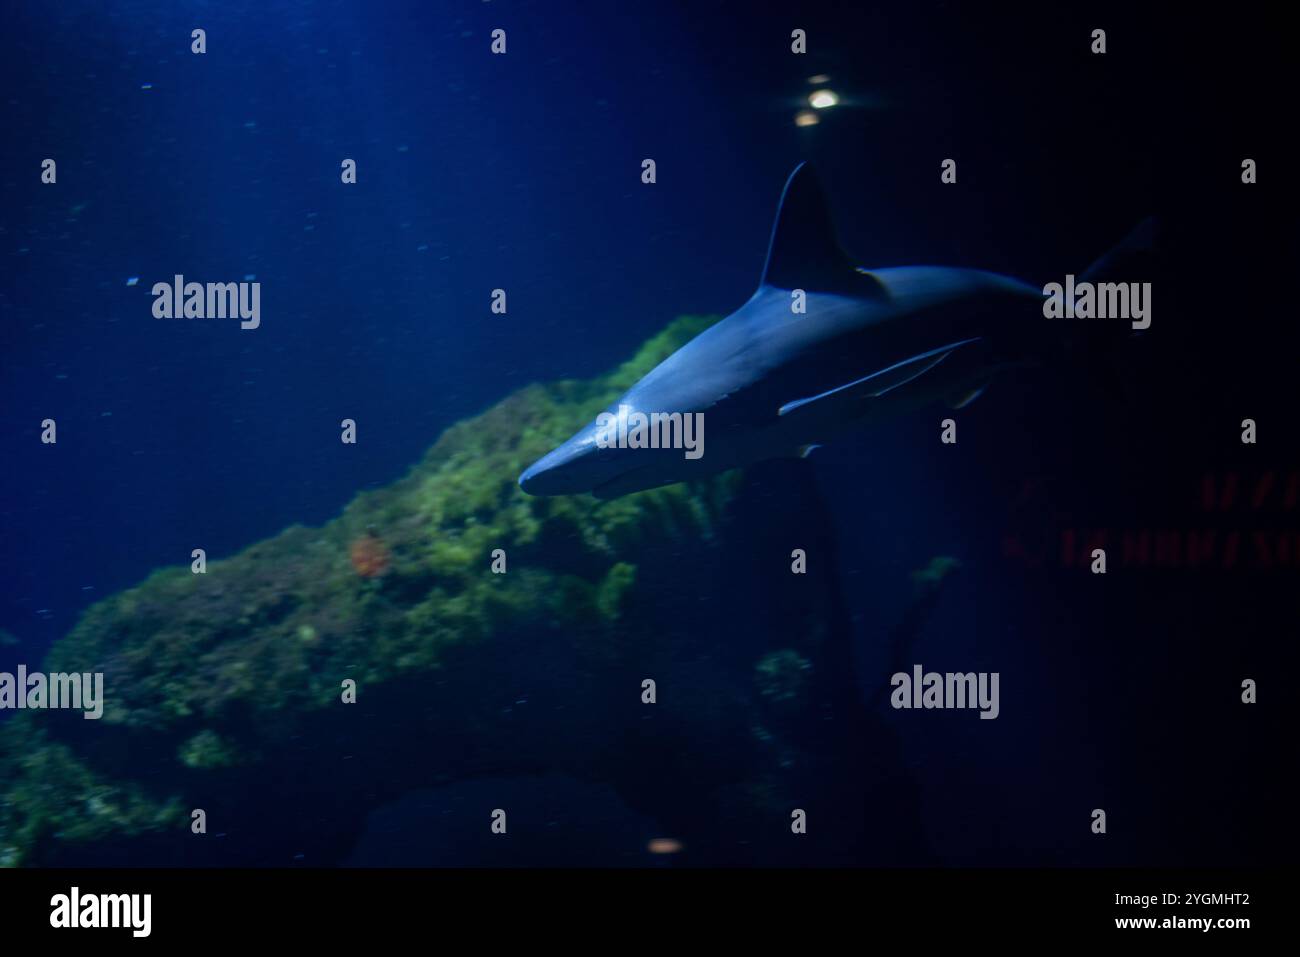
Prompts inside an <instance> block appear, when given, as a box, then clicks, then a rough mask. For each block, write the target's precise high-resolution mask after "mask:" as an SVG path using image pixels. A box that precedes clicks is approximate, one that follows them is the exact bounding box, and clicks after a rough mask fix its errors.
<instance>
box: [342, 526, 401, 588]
mask: <svg viewBox="0 0 1300 957" xmlns="http://www.w3.org/2000/svg"><path fill="white" fill-rule="evenodd" d="M348 558H349V559H350V560H351V562H352V568H353V570H354V571H355V572H356V573H357V574H358V575H360V576H361V577H362V578H377V577H378V576H380V575H382V574H383V573H384V572H386V571H388V566H389V563H390V562H391V560H392V555H391V554H389V551H388V546H387V545H385V544H384V543H383V542H382V541H380V540H379V536H378V535H375V534H374V533H373V532H367V533H366V534H365V535H362V536H361V537H360V538H356V539H353V541H352V544H351V546H349V548H348Z"/></svg>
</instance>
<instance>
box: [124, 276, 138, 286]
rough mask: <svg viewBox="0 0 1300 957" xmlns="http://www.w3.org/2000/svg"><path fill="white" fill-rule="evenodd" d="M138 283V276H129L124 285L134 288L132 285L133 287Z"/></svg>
mask: <svg viewBox="0 0 1300 957" xmlns="http://www.w3.org/2000/svg"><path fill="white" fill-rule="evenodd" d="M139 281H140V277H139V276H131V277H130V278H129V279H127V281H126V284H127V285H128V286H134V285H135V284H136V283H138V282H139Z"/></svg>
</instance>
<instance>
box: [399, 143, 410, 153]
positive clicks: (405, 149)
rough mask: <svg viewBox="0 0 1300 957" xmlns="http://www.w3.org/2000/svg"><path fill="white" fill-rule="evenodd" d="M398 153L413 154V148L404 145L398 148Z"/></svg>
mask: <svg viewBox="0 0 1300 957" xmlns="http://www.w3.org/2000/svg"><path fill="white" fill-rule="evenodd" d="M397 152H399V153H409V152H411V148H410V147H409V146H407V145H406V144H405V143H403V144H402V145H401V146H399V147H398V148H397Z"/></svg>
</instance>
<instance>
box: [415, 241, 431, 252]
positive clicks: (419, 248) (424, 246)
mask: <svg viewBox="0 0 1300 957" xmlns="http://www.w3.org/2000/svg"><path fill="white" fill-rule="evenodd" d="M428 248H429V245H428V243H421V244H420V245H419V246H416V247H415V251H416V252H417V253H422V252H424V251H425V250H427V249H428Z"/></svg>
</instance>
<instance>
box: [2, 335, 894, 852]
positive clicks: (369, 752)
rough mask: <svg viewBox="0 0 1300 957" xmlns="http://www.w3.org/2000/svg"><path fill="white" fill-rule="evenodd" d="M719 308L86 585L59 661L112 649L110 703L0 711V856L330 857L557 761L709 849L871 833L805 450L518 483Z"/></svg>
mask: <svg viewBox="0 0 1300 957" xmlns="http://www.w3.org/2000/svg"><path fill="white" fill-rule="evenodd" d="M711 321H713V320H712V319H710V318H703V317H683V318H680V319H678V320H677V321H675V322H673V323H672V324H671V325H670V326H669V327H668V328H667V329H666V330H664V331H663V332H662V333H661V334H659V335H658V336H656V337H654V338H653V339H651V340H650V341H648V342H647V343H645V344H644V345H643V346H642V348H641V349H640V350H639V351H638V352H637V354H636V355H635V357H633V358H632V359H631V360H630V361H628V362H627V363H625V364H624V365H622V366H620V367H619V368H618V369H616V370H614V371H613V372H611V373H610V374H608V375H605V376H601V377H598V378H596V379H593V380H590V381H582V382H577V381H564V382H558V383H553V384H550V385H532V386H529V387H527V388H525V389H522V390H521V391H519V392H517V393H516V394H514V395H512V396H510V397H508V398H506V399H504V400H503V401H501V402H500V403H498V404H497V405H495V406H494V407H492V408H491V409H489V410H487V411H486V412H484V413H483V414H481V415H479V416H477V417H475V418H472V419H469V420H467V421H463V422H461V423H458V424H457V425H455V426H453V427H451V428H450V429H448V430H447V431H446V432H445V433H444V434H443V435H442V436H441V437H440V438H439V439H438V441H437V442H436V443H435V444H434V446H433V447H432V448H431V449H430V450H429V452H428V453H427V455H426V456H425V458H424V460H423V461H422V462H421V463H420V464H419V465H417V466H415V467H414V468H413V469H412V470H411V471H410V472H409V473H408V474H407V475H406V476H405V477H403V478H401V479H400V480H398V481H397V482H395V483H394V484H392V485H391V486H388V487H386V488H384V489H380V490H377V491H371V492H365V493H362V494H360V495H358V496H357V498H356V499H354V500H353V501H352V502H351V503H350V504H349V505H348V506H347V507H346V508H345V509H344V510H343V512H342V514H341V515H340V516H339V517H338V518H336V519H334V520H333V521H331V522H329V523H328V524H326V525H325V526H323V527H321V528H304V527H292V528H289V529H287V530H286V531H284V532H283V533H281V534H280V535H278V536H276V537H274V538H272V539H269V540H267V541H263V542H259V543H257V544H255V545H253V546H251V547H249V548H248V549H246V550H245V551H243V552H241V553H240V554H237V555H235V556H233V557H231V558H229V559H226V560H222V561H213V562H210V563H209V565H208V568H207V572H206V574H192V573H191V571H190V569H189V568H188V567H180V568H169V569H163V570H160V571H157V572H155V573H153V574H152V575H150V576H149V577H148V579H147V580H145V581H144V582H143V583H141V584H140V585H138V586H136V587H134V588H131V589H128V590H126V591H124V592H121V593H119V594H117V595H114V596H112V597H110V598H108V599H106V600H104V601H101V602H100V603H98V604H96V605H95V606H93V607H92V608H90V609H89V610H87V611H86V613H85V614H84V615H83V616H82V618H81V619H80V621H79V622H78V623H77V625H76V626H75V627H74V628H73V629H72V630H71V632H70V633H69V634H68V635H67V636H66V637H65V638H63V639H62V640H60V641H59V642H57V643H56V644H55V646H54V647H53V648H52V649H51V651H50V653H49V655H48V657H47V660H46V661H45V663H44V666H43V667H44V669H45V670H46V671H51V672H53V671H69V672H72V671H76V672H102V673H103V674H104V689H105V690H104V698H105V703H104V714H103V717H102V719H101V720H99V721H85V720H83V719H82V717H81V715H80V714H79V713H70V712H56V711H43V712H31V711H24V712H20V713H18V714H16V715H15V716H13V718H12V719H11V720H8V721H6V722H5V723H4V724H3V726H0V865H21V864H52V865H59V864H63V865H69V864H77V865H81V864H125V863H130V864H244V865H257V864H286V865H287V864H292V863H294V862H295V861H306V862H307V863H310V864H325V863H334V862H337V861H340V860H343V859H345V857H346V855H347V853H348V852H349V849H350V845H351V843H352V842H353V841H354V840H355V838H356V836H357V835H358V834H359V833H360V830H361V827H362V824H363V822H364V820H365V817H366V815H367V814H368V813H369V812H370V811H371V810H373V809H374V808H376V807H379V806H381V805H382V804H384V803H385V802H389V801H392V800H394V799H396V798H398V797H400V796H401V795H403V794H406V793H408V792H411V791H413V790H415V789H418V788H428V787H436V786H438V785H440V784H445V783H448V782H453V781H458V780H463V779H468V778H476V777H477V778H483V777H491V776H494V775H498V776H505V775H514V776H519V775H525V776H526V775H529V774H544V773H553V772H558V773H562V774H567V775H570V776H572V777H574V778H578V779H585V780H592V781H598V782H600V783H601V784H602V785H606V784H607V785H609V786H611V787H613V788H614V789H615V790H617V792H618V793H619V794H620V795H621V796H622V798H623V800H624V801H625V802H626V803H627V804H629V805H630V806H632V807H634V808H636V809H637V810H638V811H640V812H642V813H645V814H647V815H649V816H651V817H653V818H654V819H655V820H656V821H658V822H660V823H661V824H662V825H663V828H664V830H665V832H666V833H668V834H671V835H672V836H673V837H674V838H675V839H680V840H681V841H682V842H683V844H684V846H685V847H686V848H687V849H688V850H690V851H691V852H693V853H694V854H695V855H696V856H695V858H694V859H695V860H698V861H708V862H729V863H745V862H750V861H755V862H773V863H775V862H782V861H787V860H800V859H803V858H804V857H806V856H809V855H812V856H817V857H818V859H819V860H820V861H823V862H824V861H825V860H826V859H827V858H826V855H827V854H831V855H832V856H833V855H834V854H836V853H839V851H838V850H837V849H842V848H847V847H849V846H851V845H852V837H853V835H852V833H851V831H852V828H853V827H854V825H853V823H852V819H853V818H854V816H855V815H856V816H857V817H861V804H860V802H859V803H858V804H856V805H855V803H854V802H855V800H857V799H855V797H854V795H855V793H857V792H858V791H861V790H862V788H866V787H870V781H869V778H870V774H869V773H868V772H869V770H870V768H869V767H868V765H867V764H864V763H863V761H862V760H859V758H860V757H861V756H862V755H864V754H865V753H866V752H865V751H864V750H863V748H862V746H861V741H860V736H861V731H862V727H863V722H864V716H863V710H862V705H861V703H860V702H859V700H858V695H857V694H856V693H855V692H854V690H853V689H852V687H851V679H850V677H849V676H850V675H851V673H852V667H851V664H850V663H849V652H848V626H847V621H846V616H845V615H844V614H843V611H842V605H841V601H840V598H839V595H838V593H837V590H836V589H837V588H838V585H837V583H836V579H835V575H834V574H833V569H834V559H833V534H832V527H831V525H832V523H831V522H830V520H829V518H828V516H827V515H826V514H825V510H824V508H823V506H822V505H821V504H820V499H819V498H818V496H817V493H816V490H815V488H814V487H813V484H812V481H811V478H810V476H809V473H808V469H807V466H806V463H800V462H779V463H771V464H770V465H767V466H760V467H758V468H756V469H751V470H750V472H749V473H747V474H741V473H730V474H727V475H723V476H718V477H716V478H713V479H710V480H708V481H705V482H700V483H695V484H691V485H678V486H670V487H666V488H661V489H655V490H652V491H648V492H643V493H640V494H637V495H632V496H628V497H626V498H622V499H617V500H613V501H605V502H602V501H598V500H596V499H594V498H592V497H590V496H577V497H568V498H533V497H529V496H526V495H524V494H523V493H522V492H521V491H520V490H519V488H518V486H517V485H516V481H515V479H516V477H517V476H518V475H519V473H520V471H521V470H522V469H523V467H524V466H525V465H527V464H528V463H529V462H531V461H533V460H534V459H536V458H537V457H538V456H539V455H541V454H542V453H543V452H545V451H546V450H547V449H549V448H551V447H552V446H553V445H555V444H556V443H557V442H558V441H560V440H562V439H563V438H565V437H566V436H567V435H569V434H570V433H571V432H572V431H573V430H574V428H576V427H577V426H578V425H580V424H581V423H583V422H585V421H588V420H590V419H591V418H593V417H594V416H595V414H596V413H597V412H598V411H600V410H601V409H602V408H604V407H605V406H606V405H608V404H609V403H610V402H611V401H612V400H613V399H615V398H616V397H617V396H618V394H619V393H620V392H621V391H622V390H623V389H624V388H626V387H627V386H628V385H629V384H630V383H632V382H635V381H636V380H637V379H638V378H639V377H640V376H642V375H644V374H645V373H646V372H647V371H648V370H649V369H650V368H652V367H653V366H654V365H655V364H656V363H658V362H659V361H660V360H662V359H663V358H665V357H666V356H667V355H669V354H670V353H671V352H672V351H673V350H674V349H676V348H677V347H678V346H680V345H681V344H682V343H684V342H686V341H688V340H689V339H691V338H692V337H693V336H694V335H696V334H697V333H698V332H700V331H701V330H702V329H703V328H705V327H706V326H707V325H708V324H709V323H710V322H711ZM793 548H803V549H805V550H806V551H807V553H808V555H809V565H810V568H809V572H808V573H807V574H801V575H794V574H791V567H790V555H791V550H792V549H793ZM497 549H500V550H502V552H503V553H504V554H503V555H501V554H500V553H497V555H498V556H499V559H500V560H503V561H504V562H505V563H506V570H505V572H504V573H500V574H498V573H494V571H493V568H492V565H493V560H494V552H495V550H497ZM772 636H778V637H777V638H776V639H775V640H776V642H777V643H775V644H773V641H774V639H773V637H772ZM647 679H648V680H651V681H653V682H654V688H655V702H654V703H653V704H648V703H645V702H644V701H643V694H644V689H645V687H646V686H645V685H644V684H643V682H645V681H646V680H647ZM349 680H351V681H354V682H355V683H356V701H355V703H352V704H348V703H344V702H343V700H342V686H343V683H344V682H345V681H349ZM846 780H848V781H850V786H849V787H847V789H846ZM855 789H857V790H856V791H855ZM831 802H835V803H836V805H841V804H842V805H844V809H843V815H842V816H843V827H841V828H840V830H839V831H838V832H835V831H834V830H833V829H831V828H829V827H821V828H813V829H810V836H809V837H808V838H807V839H806V840H805V841H804V842H803V843H802V844H800V845H799V846H792V844H791V841H790V835H791V830H790V819H791V812H792V810H793V809H795V808H806V809H809V813H810V814H815V813H818V811H816V810H813V808H819V809H825V808H827V807H828V806H829V805H830V804H831ZM195 809H202V810H203V811H204V813H205V815H206V822H207V833H204V834H194V833H192V832H191V814H192V812H193V811H194V810H195ZM492 810H493V809H492V808H487V807H485V808H484V809H483V818H482V819H483V827H484V828H485V829H486V828H487V827H488V824H489V815H490V813H491V811H492ZM820 813H822V815H823V820H825V819H826V818H828V817H832V816H836V815H839V814H840V811H834V812H832V811H828V810H821V812H820ZM859 826H860V825H859ZM846 828H847V829H849V830H848V832H846V830H845V829H846ZM819 831H820V835H821V836H817V835H818V832H819ZM814 849H815V850H814ZM430 863H436V862H430Z"/></svg>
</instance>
